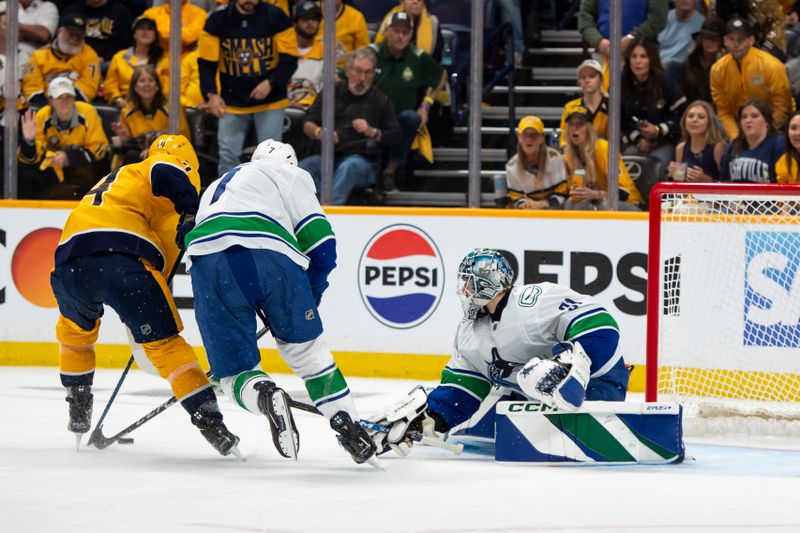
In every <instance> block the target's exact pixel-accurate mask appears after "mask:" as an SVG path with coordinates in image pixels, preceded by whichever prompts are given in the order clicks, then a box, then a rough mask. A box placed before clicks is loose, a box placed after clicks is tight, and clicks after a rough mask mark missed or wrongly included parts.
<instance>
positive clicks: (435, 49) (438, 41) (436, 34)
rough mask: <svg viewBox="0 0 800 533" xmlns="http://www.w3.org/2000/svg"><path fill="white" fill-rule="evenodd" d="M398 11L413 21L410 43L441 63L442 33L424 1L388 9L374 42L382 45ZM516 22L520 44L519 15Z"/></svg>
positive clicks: (405, 1) (402, 1) (405, 0)
mask: <svg viewBox="0 0 800 533" xmlns="http://www.w3.org/2000/svg"><path fill="white" fill-rule="evenodd" d="M518 10H519V6H518ZM398 11H405V12H406V13H408V14H409V15H411V18H413V19H414V34H413V36H412V38H411V41H412V42H413V43H414V44H415V45H416V47H417V48H420V49H421V50H423V51H424V52H427V53H428V54H430V55H431V56H432V57H433V58H434V59H435V60H436V62H437V63H441V61H442V50H443V48H444V42H443V39H442V31H441V30H440V29H439V18H438V17H437V16H436V15H433V14H431V13H430V12H429V11H428V9H427V8H426V7H425V2H424V0H400V5H398V6H395V7H393V8H392V9H390V10H389V12H388V13H387V14H386V16H385V17H383V21H382V22H381V25H380V27H378V33H376V34H375V42H376V43H382V42H383V41H384V39H385V37H384V34H383V32H384V30H385V29H386V26H387V24H388V23H389V20H390V19H391V18H392V15H394V14H395V13H397V12H398ZM516 21H517V24H518V25H519V26H520V42H521V41H522V36H521V33H522V23H521V16H520V15H519V13H518V14H517V18H516ZM517 50H519V51H520V53H521V52H522V48H517ZM520 57H522V56H520Z"/></svg>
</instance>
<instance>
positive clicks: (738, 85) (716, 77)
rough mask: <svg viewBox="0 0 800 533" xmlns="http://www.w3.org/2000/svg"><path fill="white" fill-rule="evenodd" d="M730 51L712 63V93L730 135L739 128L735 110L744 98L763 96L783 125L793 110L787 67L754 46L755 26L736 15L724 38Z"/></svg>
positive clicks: (729, 24) (735, 132) (777, 119)
mask: <svg viewBox="0 0 800 533" xmlns="http://www.w3.org/2000/svg"><path fill="white" fill-rule="evenodd" d="M723 40H724V43H725V48H726V49H727V50H728V53H727V54H725V55H724V56H722V57H721V58H720V59H719V60H718V61H717V62H716V63H714V65H713V66H712V67H711V97H712V99H713V100H714V105H715V106H716V108H717V113H718V114H719V118H720V120H721V121H722V127H723V128H724V129H725V133H727V134H728V137H729V138H731V139H733V138H735V137H736V135H737V134H738V132H739V127H738V125H737V123H736V112H737V110H738V109H739V106H741V105H742V104H743V103H744V102H746V101H748V100H752V99H760V100H764V101H766V102H767V103H768V104H769V107H770V108H771V109H772V116H773V119H774V121H775V124H774V125H775V127H776V128H778V129H780V128H781V127H782V126H783V124H784V122H786V118H787V117H788V116H789V112H790V111H791V99H792V92H791V88H790V85H789V77H788V75H787V74H786V67H785V65H784V64H783V63H781V62H780V61H779V60H778V59H776V58H775V57H774V56H772V55H771V54H770V53H769V52H765V51H764V50H760V49H758V48H756V47H755V46H754V44H755V35H754V32H753V26H752V24H751V22H750V20H748V19H747V18H745V17H741V18H740V17H738V16H734V17H733V18H731V19H729V20H728V22H727V23H726V25H725V37H724V38H723Z"/></svg>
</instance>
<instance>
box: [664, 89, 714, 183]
mask: <svg viewBox="0 0 800 533" xmlns="http://www.w3.org/2000/svg"><path fill="white" fill-rule="evenodd" d="M681 132H682V138H681V142H679V143H678V146H676V147H675V161H673V162H671V163H670V164H669V168H668V174H669V176H670V177H671V178H672V179H673V180H675V181H690V182H709V181H716V180H719V166H720V163H721V162H722V154H723V153H724V152H725V147H726V146H727V145H728V143H726V142H725V140H724V138H723V136H722V129H721V128H720V126H719V120H718V119H717V114H716V113H714V108H713V107H711V104H709V103H708V102H704V101H702V100H697V101H695V102H692V103H691V104H689V105H688V106H687V107H686V111H684V113H683V116H682V117H681Z"/></svg>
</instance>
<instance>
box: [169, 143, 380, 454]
mask: <svg viewBox="0 0 800 533" xmlns="http://www.w3.org/2000/svg"><path fill="white" fill-rule="evenodd" d="M185 242H186V247H187V248H186V255H187V256H188V257H189V258H190V260H191V263H192V264H191V267H190V270H189V272H190V274H191V278H192V289H193V291H194V297H195V316H196V318H197V323H198V325H199V327H200V333H201V335H202V337H203V343H204V345H205V348H206V351H207V353H208V359H209V361H210V363H211V371H212V372H213V374H214V376H215V377H216V378H218V379H219V380H220V386H221V388H222V390H223V391H224V392H225V394H226V395H228V396H229V397H230V398H233V399H234V400H235V401H236V403H238V404H239V405H240V406H241V407H243V408H244V409H246V410H248V411H250V412H252V413H254V414H263V415H265V416H267V418H268V420H269V423H270V429H271V432H272V436H273V441H274V443H275V446H276V448H277V449H278V451H279V452H280V453H281V454H282V455H284V456H285V457H291V458H294V459H296V458H297V450H298V447H299V435H298V434H297V430H296V427H295V424H294V421H293V419H292V415H291V409H290V406H289V403H290V399H289V398H288V396H287V395H286V393H284V391H283V390H281V389H280V388H278V387H277V386H276V384H275V382H274V381H273V380H272V378H270V377H269V376H268V375H267V374H266V373H264V372H263V371H262V370H261V369H260V360H261V358H260V354H259V351H258V346H257V344H256V341H257V339H256V335H255V332H256V329H257V324H256V313H258V312H263V313H264V314H265V315H266V318H267V320H268V322H269V325H270V328H271V331H272V334H273V336H274V337H275V340H276V343H277V347H278V352H279V354H280V355H281V357H282V358H283V359H284V360H285V361H286V363H287V364H288V365H289V366H290V367H291V369H292V370H293V371H294V372H295V373H296V374H297V375H299V376H300V377H302V378H303V380H304V381H305V385H306V389H307V390H308V394H309V395H310V397H311V400H312V401H313V402H314V405H315V406H316V407H317V409H319V411H320V412H321V413H322V414H323V415H324V416H326V417H327V418H328V419H329V421H330V425H331V428H333V430H334V431H336V433H337V438H338V440H339V442H340V444H341V445H342V447H343V448H345V450H347V451H348V452H349V453H350V455H351V456H352V457H353V459H354V460H355V461H356V462H357V463H363V462H365V461H368V460H370V462H374V459H373V458H372V456H373V455H374V453H375V445H374V443H373V442H372V440H371V439H370V438H369V436H368V435H367V433H366V431H365V430H364V429H362V428H361V427H360V426H359V425H358V423H357V414H356V409H355V406H354V404H353V400H352V397H351V395H350V390H349V388H348V386H347V382H346V381H345V379H344V376H343V375H342V373H341V372H340V371H339V368H338V367H337V365H336V363H335V361H334V360H333V356H332V355H331V352H330V351H329V350H328V348H327V346H326V345H325V343H324V342H323V341H322V339H321V338H320V335H321V334H322V321H321V320H320V317H319V312H318V310H317V307H318V306H319V303H320V299H321V298H322V294H323V292H324V291H325V289H326V288H327V287H328V281H327V278H328V274H329V273H330V272H331V271H332V270H333V269H334V267H335V266H336V239H335V237H334V234H333V230H332V228H331V225H330V223H329V222H328V220H327V218H326V217H325V215H324V213H323V212H322V208H321V207H320V205H319V202H318V201H317V199H316V196H315V188H314V182H313V181H312V178H311V176H310V175H309V174H308V173H307V172H306V171H304V170H302V169H300V168H298V167H297V157H296V156H295V153H294V149H293V148H292V147H291V146H290V145H288V144H284V143H281V142H277V141H273V140H267V141H264V142H262V143H261V144H259V145H258V147H257V148H256V150H255V152H254V153H253V157H252V161H251V162H249V163H245V164H242V165H239V166H237V167H235V168H233V169H231V170H230V171H228V172H227V173H226V174H225V175H224V176H222V177H221V178H219V179H218V180H217V181H215V182H214V183H212V184H211V185H210V186H209V187H208V189H207V190H206V191H205V193H204V194H203V196H202V198H201V199H200V208H199V210H198V212H197V218H196V226H195V227H194V229H193V230H192V231H191V232H190V233H189V234H188V235H187V236H186V239H185Z"/></svg>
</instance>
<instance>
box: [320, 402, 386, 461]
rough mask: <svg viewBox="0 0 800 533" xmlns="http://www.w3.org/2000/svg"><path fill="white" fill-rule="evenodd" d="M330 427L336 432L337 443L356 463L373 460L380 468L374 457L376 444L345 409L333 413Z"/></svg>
mask: <svg viewBox="0 0 800 533" xmlns="http://www.w3.org/2000/svg"><path fill="white" fill-rule="evenodd" d="M331 429H333V430H334V431H335V432H336V433H338V435H336V438H337V439H338V440H339V444H340V445H341V446H342V448H344V449H345V450H346V451H347V453H349V454H350V456H351V457H352V458H353V461H355V462H356V463H358V464H361V463H365V462H368V461H369V462H370V464H373V461H374V462H375V464H374V465H373V466H375V467H376V468H380V467H379V466H377V460H376V459H375V458H374V455H375V452H376V451H377V450H378V448H377V446H375V443H374V442H373V441H372V439H371V438H370V436H369V434H368V433H367V430H366V429H364V428H363V427H361V425H360V424H358V423H357V422H353V419H352V418H350V415H349V414H348V413H347V412H346V411H339V412H338V413H336V414H335V415H333V418H331ZM370 459H372V461H371V460H370Z"/></svg>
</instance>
